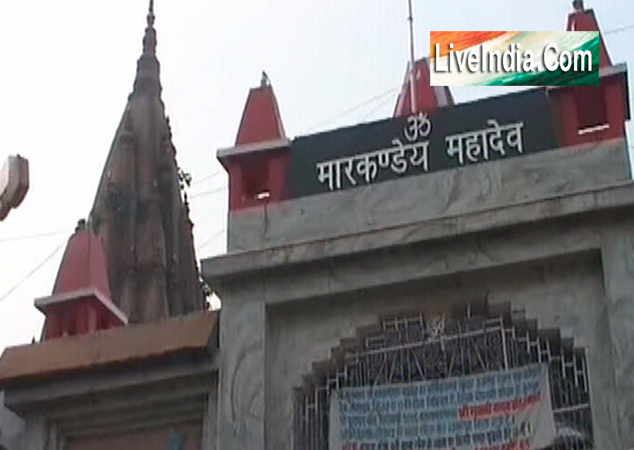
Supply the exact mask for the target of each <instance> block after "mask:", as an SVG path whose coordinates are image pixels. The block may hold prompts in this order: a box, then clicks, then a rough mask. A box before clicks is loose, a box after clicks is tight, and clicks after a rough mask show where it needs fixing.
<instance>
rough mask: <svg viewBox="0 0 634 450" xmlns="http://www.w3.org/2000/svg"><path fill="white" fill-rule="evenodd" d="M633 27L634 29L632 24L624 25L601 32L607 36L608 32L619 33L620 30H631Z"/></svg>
mask: <svg viewBox="0 0 634 450" xmlns="http://www.w3.org/2000/svg"><path fill="white" fill-rule="evenodd" d="M633 29H634V25H626V26H624V27H620V28H613V29H611V30H608V31H606V32H604V33H603V34H604V35H606V36H607V35H609V34H615V33H620V32H621V31H627V30H633Z"/></svg>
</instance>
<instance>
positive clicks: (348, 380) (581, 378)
mask: <svg viewBox="0 0 634 450" xmlns="http://www.w3.org/2000/svg"><path fill="white" fill-rule="evenodd" d="M534 363H546V364H548V367H549V378H550V389H551V399H552V404H553V410H554V418H555V424H556V427H557V441H556V444H555V446H554V447H553V449H557V450H564V449H565V450H582V449H592V448H593V437H592V414H591V411H590V396H589V383H588V371H587V363H586V355H585V350H584V349H580V348H574V347H573V342H572V339H562V338H561V336H560V333H559V331H558V330H538V329H537V321H535V320H532V321H531V320H527V319H526V318H525V317H523V314H521V313H520V314H518V313H513V314H511V312H510V310H509V309H507V310H505V311H502V312H498V313H497V314H490V313H489V312H488V308H487V312H486V313H484V314H473V313H472V311H471V310H468V311H467V312H466V314H462V316H459V317H450V318H447V317H445V316H437V317H434V318H433V319H431V320H428V321H426V320H425V318H424V316H423V315H422V314H414V315H404V316H397V317H392V318H386V319H384V320H382V321H381V323H380V326H376V327H374V329H366V330H361V332H360V335H359V336H358V337H357V338H353V339H346V340H342V341H341V345H340V346H339V347H338V348H336V349H333V355H332V358H331V359H330V360H328V361H323V362H320V363H316V364H314V365H313V369H314V372H313V373H312V374H310V375H308V376H306V377H304V385H303V386H302V387H300V388H297V389H296V391H295V415H294V421H295V423H294V444H295V450H328V427H329V410H330V395H331V392H332V391H333V390H335V389H338V388H343V387H357V386H372V385H385V384H393V383H407V382H414V381H423V380H432V379H439V378H447V377H460V376H465V375H472V374H478V373H484V372H493V371H504V370H509V369H513V368H518V367H522V366H525V365H528V364H534Z"/></svg>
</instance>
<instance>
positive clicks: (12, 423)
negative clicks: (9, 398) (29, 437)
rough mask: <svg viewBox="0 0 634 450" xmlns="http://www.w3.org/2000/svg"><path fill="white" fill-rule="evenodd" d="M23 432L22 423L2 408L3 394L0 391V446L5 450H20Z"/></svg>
mask: <svg viewBox="0 0 634 450" xmlns="http://www.w3.org/2000/svg"><path fill="white" fill-rule="evenodd" d="M23 432H24V422H23V421H22V420H21V419H20V418H19V417H18V416H16V415H15V414H13V413H12V412H11V411H9V410H8V409H6V408H5V407H4V392H2V391H0V445H1V446H4V447H5V448H6V450H20V449H21V448H22V447H21V444H22V434H23ZM0 448H1V447H0Z"/></svg>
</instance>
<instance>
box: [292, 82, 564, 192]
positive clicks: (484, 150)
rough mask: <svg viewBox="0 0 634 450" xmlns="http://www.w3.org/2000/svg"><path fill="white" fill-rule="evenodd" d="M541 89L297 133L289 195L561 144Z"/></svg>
mask: <svg viewBox="0 0 634 450" xmlns="http://www.w3.org/2000/svg"><path fill="white" fill-rule="evenodd" d="M552 115H553V114H552V107H551V106H550V101H549V99H548V97H547V96H546V93H545V91H544V90H541V89H539V90H530V91H524V92H520V93H515V94H510V95H505V96H500V97H494V98H489V99H485V100H479V101H476V102H472V103H466V104H462V105H457V106H450V107H445V108H440V109H437V110H435V111H433V112H432V113H430V114H422V113H421V114H416V115H413V116H410V117H403V118H394V119H386V120H382V121H379V122H374V123H369V124H362V125H357V126H354V127H349V128H342V129H338V130H334V131H329V132H325V133H319V134H315V135H311V136H305V137H299V138H297V139H295V140H294V141H293V143H292V145H291V150H290V151H291V162H290V170H289V178H288V183H289V184H288V185H287V188H288V193H289V196H290V197H291V198H293V197H295V198H296V197H303V196H307V195H313V194H319V193H326V192H333V191H338V190H342V189H350V188H354V187H359V186H365V185H368V184H374V183H380V182H383V181H387V180H395V179H398V178H402V177H405V176H419V175H424V174H426V173H429V172H435V171H439V170H446V169H454V168H459V167H465V166H468V165H471V164H478V163H485V162H487V161H495V160H499V159H503V158H508V157H514V156H520V155H527V154H532V153H536V152H540V151H544V150H550V149H554V148H557V147H558V142H557V139H556V133H555V129H554V121H553V117H552Z"/></svg>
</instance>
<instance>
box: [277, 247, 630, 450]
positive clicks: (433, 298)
mask: <svg viewBox="0 0 634 450" xmlns="http://www.w3.org/2000/svg"><path fill="white" fill-rule="evenodd" d="M484 298H487V299H488V301H489V303H490V304H502V303H506V302H510V303H511V305H512V307H513V309H525V310H526V316H527V317H528V318H536V319H538V323H539V327H540V328H553V327H557V328H560V329H561V330H562V334H563V336H564V337H565V336H571V337H574V339H575V345H580V346H585V347H586V348H587V355H588V363H589V370H590V379H591V389H592V402H593V404H592V408H593V415H594V428H595V440H596V443H597V447H596V448H597V449H606V450H607V449H617V448H620V446H619V445H618V444H620V442H619V438H618V432H617V430H616V423H617V420H616V417H615V415H614V411H612V409H613V408H611V407H612V406H613V404H614V381H613V366H612V359H611V354H610V337H609V331H608V330H609V323H608V316H607V308H606V305H605V302H606V300H605V296H604V291H603V282H602V276H601V262H600V258H599V256H598V255H597V254H594V255H593V256H584V257H583V258H581V259H579V260H576V261H575V260H572V259H569V258H568V259H562V260H553V261H551V262H549V263H547V264H543V265H539V266H536V267H535V266H526V265H523V266H519V267H516V268H506V269H502V270H500V271H487V272H484V273H480V274H474V275H469V276H460V277H451V278H450V279H447V280H445V281H440V282H434V283H427V284H420V285H418V286H412V287H410V288H408V290H407V291H401V292H398V293H397V292H396V291H395V290H392V291H389V290H386V291H383V292H378V293H357V294H353V295H347V296H345V297H342V298H338V299H331V300H328V301H319V302H317V301H312V302H310V303H308V302H306V303H304V304H301V305H292V306H290V305H286V306H284V305H282V306H276V307H275V308H270V309H269V313H268V314H267V318H268V324H267V341H266V360H267V370H266V373H267V375H266V425H265V427H266V448H267V449H269V450H273V449H276V450H280V449H289V450H290V449H291V448H292V423H293V422H292V414H293V405H292V388H293V387H296V386H299V385H300V384H301V376H302V375H305V374H308V373H310V372H311V364H312V363H313V362H318V361H321V360H324V359H327V358H328V357H329V356H330V350H331V348H333V347H335V346H337V345H338V344H339V340H340V339H342V338H348V337H354V336H355V331H356V329H357V328H358V327H359V326H363V325H369V324H374V323H378V317H379V315H381V314H382V313H390V312H391V313H394V312H398V311H403V310H410V311H411V310H412V309H420V310H422V311H423V312H425V313H426V314H428V315H433V314H436V313H438V312H442V311H445V312H447V311H450V310H451V308H452V307H454V306H455V305H465V304H467V303H469V302H470V301H482V300H483V299H484Z"/></svg>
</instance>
